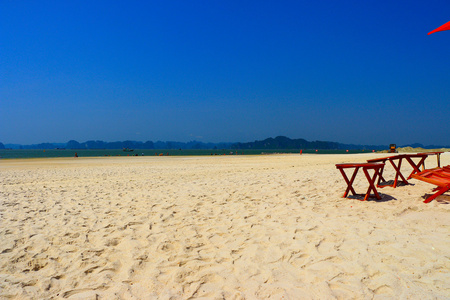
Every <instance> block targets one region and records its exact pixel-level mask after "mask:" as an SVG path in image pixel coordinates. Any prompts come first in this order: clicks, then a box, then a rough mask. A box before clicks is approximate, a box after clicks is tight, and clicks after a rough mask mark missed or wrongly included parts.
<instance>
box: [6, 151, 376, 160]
mask: <svg viewBox="0 0 450 300" xmlns="http://www.w3.org/2000/svg"><path fill="white" fill-rule="evenodd" d="M368 152H372V151H370V150H349V151H348V152H347V151H346V150H318V151H317V152H316V151H315V150H303V153H305V154H306V153H317V154H345V153H348V154H351V153H368ZM75 153H76V154H77V155H78V157H93V156H136V155H138V156H160V155H169V156H197V155H236V154H238V155H258V154H273V153H300V150H298V149H295V150H294V149H292V150H237V151H236V150H233V151H232V150H230V149H221V150H218V149H214V150H164V149H163V150H157V149H136V150H134V151H132V152H126V151H123V150H120V149H117V150H107V149H100V150H68V149H63V150H56V149H54V150H15V149H12V150H3V149H2V150H0V159H8V158H45V157H46V158H51V157H74V156H75Z"/></svg>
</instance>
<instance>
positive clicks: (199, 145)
mask: <svg viewBox="0 0 450 300" xmlns="http://www.w3.org/2000/svg"><path fill="white" fill-rule="evenodd" d="M397 146H398V147H413V148H419V147H420V148H425V149H437V148H450V146H448V145H447V146H442V145H429V146H424V145H422V144H419V143H415V144H409V145H397ZM123 148H128V149H236V150H245V149H280V150H282V149H305V150H306V149H324V150H325V149H326V150H341V149H348V150H387V149H388V148H389V145H355V144H341V143H337V142H326V141H312V142H310V141H307V140H304V139H290V138H288V137H285V136H277V137H276V138H267V139H265V140H261V141H254V142H248V143H203V142H199V141H191V142H187V143H183V142H172V141H168V142H162V141H157V142H152V141H147V142H139V141H122V142H104V141H86V142H82V143H80V142H77V141H75V140H70V141H68V142H67V143H41V144H32V145H19V144H5V145H4V144H2V143H0V149H123Z"/></svg>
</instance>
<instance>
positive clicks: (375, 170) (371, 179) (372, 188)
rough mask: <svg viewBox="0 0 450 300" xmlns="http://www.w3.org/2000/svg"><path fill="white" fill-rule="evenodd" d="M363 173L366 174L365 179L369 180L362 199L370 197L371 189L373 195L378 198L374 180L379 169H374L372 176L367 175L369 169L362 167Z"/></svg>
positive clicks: (379, 197)
mask: <svg viewBox="0 0 450 300" xmlns="http://www.w3.org/2000/svg"><path fill="white" fill-rule="evenodd" d="M363 171H364V174H365V175H366V178H367V181H369V189H368V190H367V193H366V195H365V196H364V201H366V200H367V198H369V197H370V191H373V193H374V194H375V197H376V198H377V199H378V200H380V199H381V196H380V195H379V194H378V192H377V189H376V188H375V181H376V179H377V175H379V172H380V169H374V174H373V176H372V178H371V177H370V175H369V171H368V170H367V169H366V168H363Z"/></svg>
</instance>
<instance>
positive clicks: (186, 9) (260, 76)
mask: <svg viewBox="0 0 450 300" xmlns="http://www.w3.org/2000/svg"><path fill="white" fill-rule="evenodd" d="M448 21H450V1H448V0H442V1H432V0H431V1H411V0H410V1H380V0H373V1H369V0H368V1H360V0H359V1H45V0H43V1H20V0H18V1H9V0H3V1H0V142H3V143H22V144H31V143H40V142H67V141H68V140H71V139H75V140H78V141H80V142H82V141H86V140H105V141H118V140H138V141H147V140H152V141H157V140H163V141H166V140H173V141H182V142H186V141H190V140H199V141H203V142H247V141H253V140H257V139H264V138H267V137H275V136H278V135H284V136H288V137H290V138H304V139H307V140H325V141H336V142H342V143H355V144H389V143H397V144H406V143H414V142H419V143H423V144H425V145H429V144H446V145H448V144H450V130H449V128H450V118H449V112H450V84H449V70H450V55H449V53H450V31H444V32H438V33H435V34H432V35H430V36H428V35H427V33H428V32H429V31H431V30H433V29H435V28H436V27H438V26H440V25H442V24H444V23H446V22H448Z"/></svg>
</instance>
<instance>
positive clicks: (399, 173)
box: [389, 158, 409, 188]
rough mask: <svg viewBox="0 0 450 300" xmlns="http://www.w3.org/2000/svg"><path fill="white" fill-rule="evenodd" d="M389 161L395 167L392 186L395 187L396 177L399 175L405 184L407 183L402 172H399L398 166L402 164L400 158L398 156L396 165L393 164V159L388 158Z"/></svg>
mask: <svg viewBox="0 0 450 300" xmlns="http://www.w3.org/2000/svg"><path fill="white" fill-rule="evenodd" d="M389 161H390V162H391V165H392V166H393V167H394V169H395V179H394V185H393V187H394V188H396V187H397V183H398V177H401V179H402V181H403V182H404V183H405V184H409V182H408V180H406V179H405V177H403V175H402V172H400V168H401V166H402V159H401V158H400V159H399V160H398V166H396V165H395V163H394V161H392V160H389Z"/></svg>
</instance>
